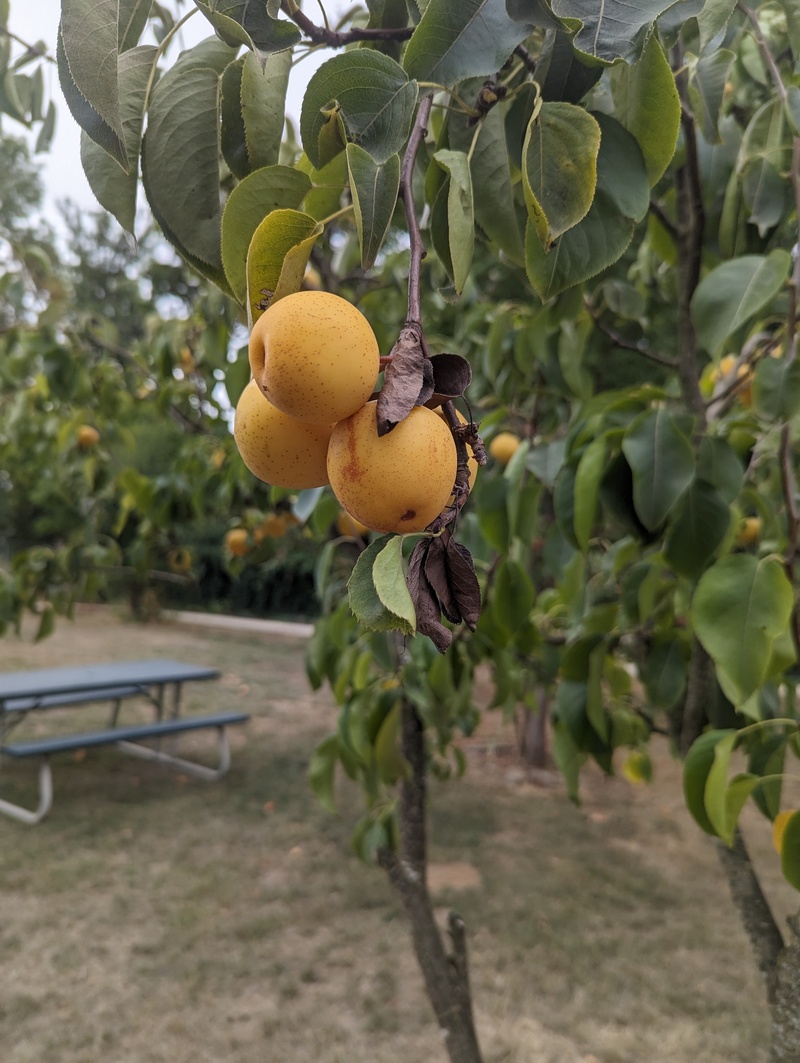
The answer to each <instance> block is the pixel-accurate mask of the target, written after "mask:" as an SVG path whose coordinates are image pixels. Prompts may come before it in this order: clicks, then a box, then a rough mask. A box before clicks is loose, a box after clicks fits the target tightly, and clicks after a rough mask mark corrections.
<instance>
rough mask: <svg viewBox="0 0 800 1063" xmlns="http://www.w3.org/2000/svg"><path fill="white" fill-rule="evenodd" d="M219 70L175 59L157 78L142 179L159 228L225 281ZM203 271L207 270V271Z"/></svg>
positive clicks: (143, 142)
mask: <svg viewBox="0 0 800 1063" xmlns="http://www.w3.org/2000/svg"><path fill="white" fill-rule="evenodd" d="M218 94H219V74H218V73H217V71H216V70H214V69H213V68H212V67H208V66H204V65H199V64H198V65H195V63H194V62H193V61H192V60H191V59H190V58H187V59H186V61H185V62H183V63H182V62H181V60H179V61H178V62H177V63H176V64H175V65H174V66H173V67H172V68H171V69H170V70H168V71H167V72H166V74H164V76H163V77H162V78H160V80H159V81H157V82H156V84H155V86H154V88H153V91H152V94H151V97H150V106H149V109H148V121H147V130H146V132H145V134H144V138H143V141H142V180H143V182H144V187H145V191H146V193H147V199H148V202H149V203H150V206H151V208H152V210H153V213H154V214H155V216H156V219H157V220H158V222H159V224H160V225H161V227H162V229H164V231H165V234H166V235H167V237H168V239H170V241H171V242H172V243H173V244H174V245H175V247H176V248H177V250H178V251H179V252H180V253H181V254H182V255H184V257H186V258H187V259H188V260H189V261H190V262H192V263H195V262H200V263H203V264H205V267H206V270H207V271H210V273H211V274H212V275H215V276H219V277H220V278H221V279H222V282H223V284H225V280H224V273H223V270H222V254H221V246H220V222H221V214H222V211H221V207H220V187H219V162H218V158H219V130H218V123H219V115H218V109H217V102H218ZM207 275H209V274H208V272H207Z"/></svg>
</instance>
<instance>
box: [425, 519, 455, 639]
mask: <svg viewBox="0 0 800 1063" xmlns="http://www.w3.org/2000/svg"><path fill="white" fill-rule="evenodd" d="M449 539H450V532H448V531H444V532H442V534H441V535H440V536H438V537H437V538H435V539H431V540H430V546H429V547H428V555H427V557H426V559H425V575H426V577H427V579H428V583H430V585H431V587H432V588H433V591H434V594H436V596H437V598H438V599H439V605H440V606H441V609H442V612H443V613H444V615H445V616H446V617H447V619H448V620H449V621H450V623H451V624H460V623H461V611H460V610H459V608H458V602H457V601H456V596H455V594H454V593H453V588H452V587H451V586H450V576H449V573H448V571H447V562H446V553H447V541H448V540H449Z"/></svg>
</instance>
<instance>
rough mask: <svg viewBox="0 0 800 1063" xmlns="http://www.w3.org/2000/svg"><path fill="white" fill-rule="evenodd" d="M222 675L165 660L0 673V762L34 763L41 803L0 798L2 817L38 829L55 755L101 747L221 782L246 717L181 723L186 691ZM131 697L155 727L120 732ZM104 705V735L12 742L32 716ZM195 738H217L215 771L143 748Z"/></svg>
mask: <svg viewBox="0 0 800 1063" xmlns="http://www.w3.org/2000/svg"><path fill="white" fill-rule="evenodd" d="M219 674H220V673H219V671H218V670H217V669H216V668H207V667H203V666H198V665H191V664H186V663H184V662H182V661H174V660H165V659H155V660H145V661H121V662H118V663H113V664H101V665H89V666H85V667H83V666H77V667H66V668H42V669H35V670H33V671H24V672H5V673H2V672H0V755H4V756H7V757H11V758H14V759H23V758H27V757H36V758H38V759H39V803H38V806H37V807H36V809H27V808H24V807H22V806H21V805H18V804H15V803H13V802H11V801H7V800H4V799H2V798H0V812H4V813H5V814H6V815H8V816H12V817H13V818H14V819H18V820H21V821H22V822H23V823H31V824H32V823H38V822H39V821H40V820H41V819H43V818H44V816H46V815H47V813H48V812H49V810H50V808H51V806H52V802H53V781H52V774H51V770H50V757H51V756H52V755H53V754H54V753H63V752H69V751H74V750H78V749H88V748H92V747H97V746H103V745H115V746H116V747H117V748H118V749H121V750H123V751H124V752H126V753H131V754H133V755H135V756H138V757H143V758H145V759H147V760H155V761H158V762H160V763H163V764H167V765H170V766H171V767H175V768H178V769H180V770H181V771H184V772H186V773H187V774H190V775H194V776H196V777H198V778H201V779H218V778H220V777H221V776H222V775H224V774H225V772H226V771H227V770H228V768H229V767H230V750H229V747H228V740H227V733H226V728H227V727H229V726H231V725H233V724H239V723H244V722H245V721H246V720H248V719H249V717H248V716H247V715H246V714H245V713H241V712H225V713H219V712H217V713H212V714H209V715H205V716H181V715H180V708H181V694H182V690H183V685H184V684H185V683H187V682H197V681H203V680H209V679H216V678H218V677H219ZM136 697H144V698H146V699H147V701H149V702H150V704H151V706H152V707H153V709H154V719H153V720H152V721H151V722H146V723H136V724H121V723H120V722H119V715H120V709H121V706H122V703H123V702H124V701H126V700H128V699H131V698H136ZM105 701H110V702H111V703H112V711H111V716H110V719H109V722H108V726H107V727H105V728H103V729H96V730H92V731H83V732H74V733H69V734H60V735H51V736H47V737H41V738H40V737H37V738H33V739H29V740H27V741H21V742H14V741H10V740H9V739H10V737H11V735H12V732H13V730H14V728H15V727H16V726H17V725H18V724H19V723H20V722H21V721H22V720H23V719H25V718H26V717H27V716H28V715H29V714H30V713H36V712H39V711H43V710H49V709H55V708H62V707H67V706H73V705H83V704H90V703H98V702H105ZM198 730H215V731H216V732H217V741H218V756H219V759H218V763H217V765H216V767H208V766H207V765H205V764H200V763H197V762H196V761H193V760H187V759H185V758H183V757H178V756H176V755H175V754H174V753H173V752H171V751H167V750H165V749H163V748H161V747H160V746H158V745H157V746H155V747H154V746H152V745H147V744H144V743H145V742H146V741H147V740H152V739H163V738H165V737H166V736H176V735H178V734H181V733H185V732H189V731H198Z"/></svg>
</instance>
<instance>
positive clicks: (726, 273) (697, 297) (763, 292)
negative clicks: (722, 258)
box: [691, 248, 792, 356]
mask: <svg viewBox="0 0 800 1063" xmlns="http://www.w3.org/2000/svg"><path fill="white" fill-rule="evenodd" d="M791 261H792V260H791V257H790V255H789V253H788V252H787V251H783V250H780V249H777V248H776V249H775V250H774V251H770V253H769V254H768V255H741V256H740V257H739V258H736V259H733V260H732V261H730V262H723V263H722V265H720V266H717V267H716V268H715V269H712V270H711V272H710V273H708V274H707V275H706V276H705V277H704V278H703V280H702V281H700V284H699V285H698V286H697V289H696V291H695V293H694V296H693V297H692V305H691V314H692V321H693V322H694V327H695V329H696V331H697V338H698V340H699V341H700V343H701V344H702V345H703V347H704V348H705V349H706V350H707V351H708V352H709V354H711V355H712V356H714V355H716V354H718V353H719V350H720V348H721V347H722V344H723V343H724V342H725V340H726V339H727V338H728V337H729V336H732V335H733V334H734V333H735V332H736V331H737V330H738V329H740V328H741V327H742V326H743V325H745V324H747V322H748V321H750V319H751V318H752V317H754V316H755V314H757V313H758V312H759V310H761V309H762V308H763V307H764V306H766V304H767V303H769V302H770V300H771V299H774V298H775V296H776V295H777V294H778V292H779V291H780V290H781V288H782V287H783V285H784V283H785V282H786V278H787V276H788V273H789V269H790V267H791Z"/></svg>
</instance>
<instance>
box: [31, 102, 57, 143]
mask: <svg viewBox="0 0 800 1063" xmlns="http://www.w3.org/2000/svg"><path fill="white" fill-rule="evenodd" d="M55 131H56V105H55V102H54V101H53V100H50V102H49V103H48V105H47V111H46V113H45V116H44V121H43V122H42V125H41V127H40V129H39V132H38V134H37V136H36V143H35V145H34V149H33V150H34V151H35V152H36V154H37V155H38V154H39V152H41V151H49V150H50V146H51V144H52V143H53V136H54V135H55Z"/></svg>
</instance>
